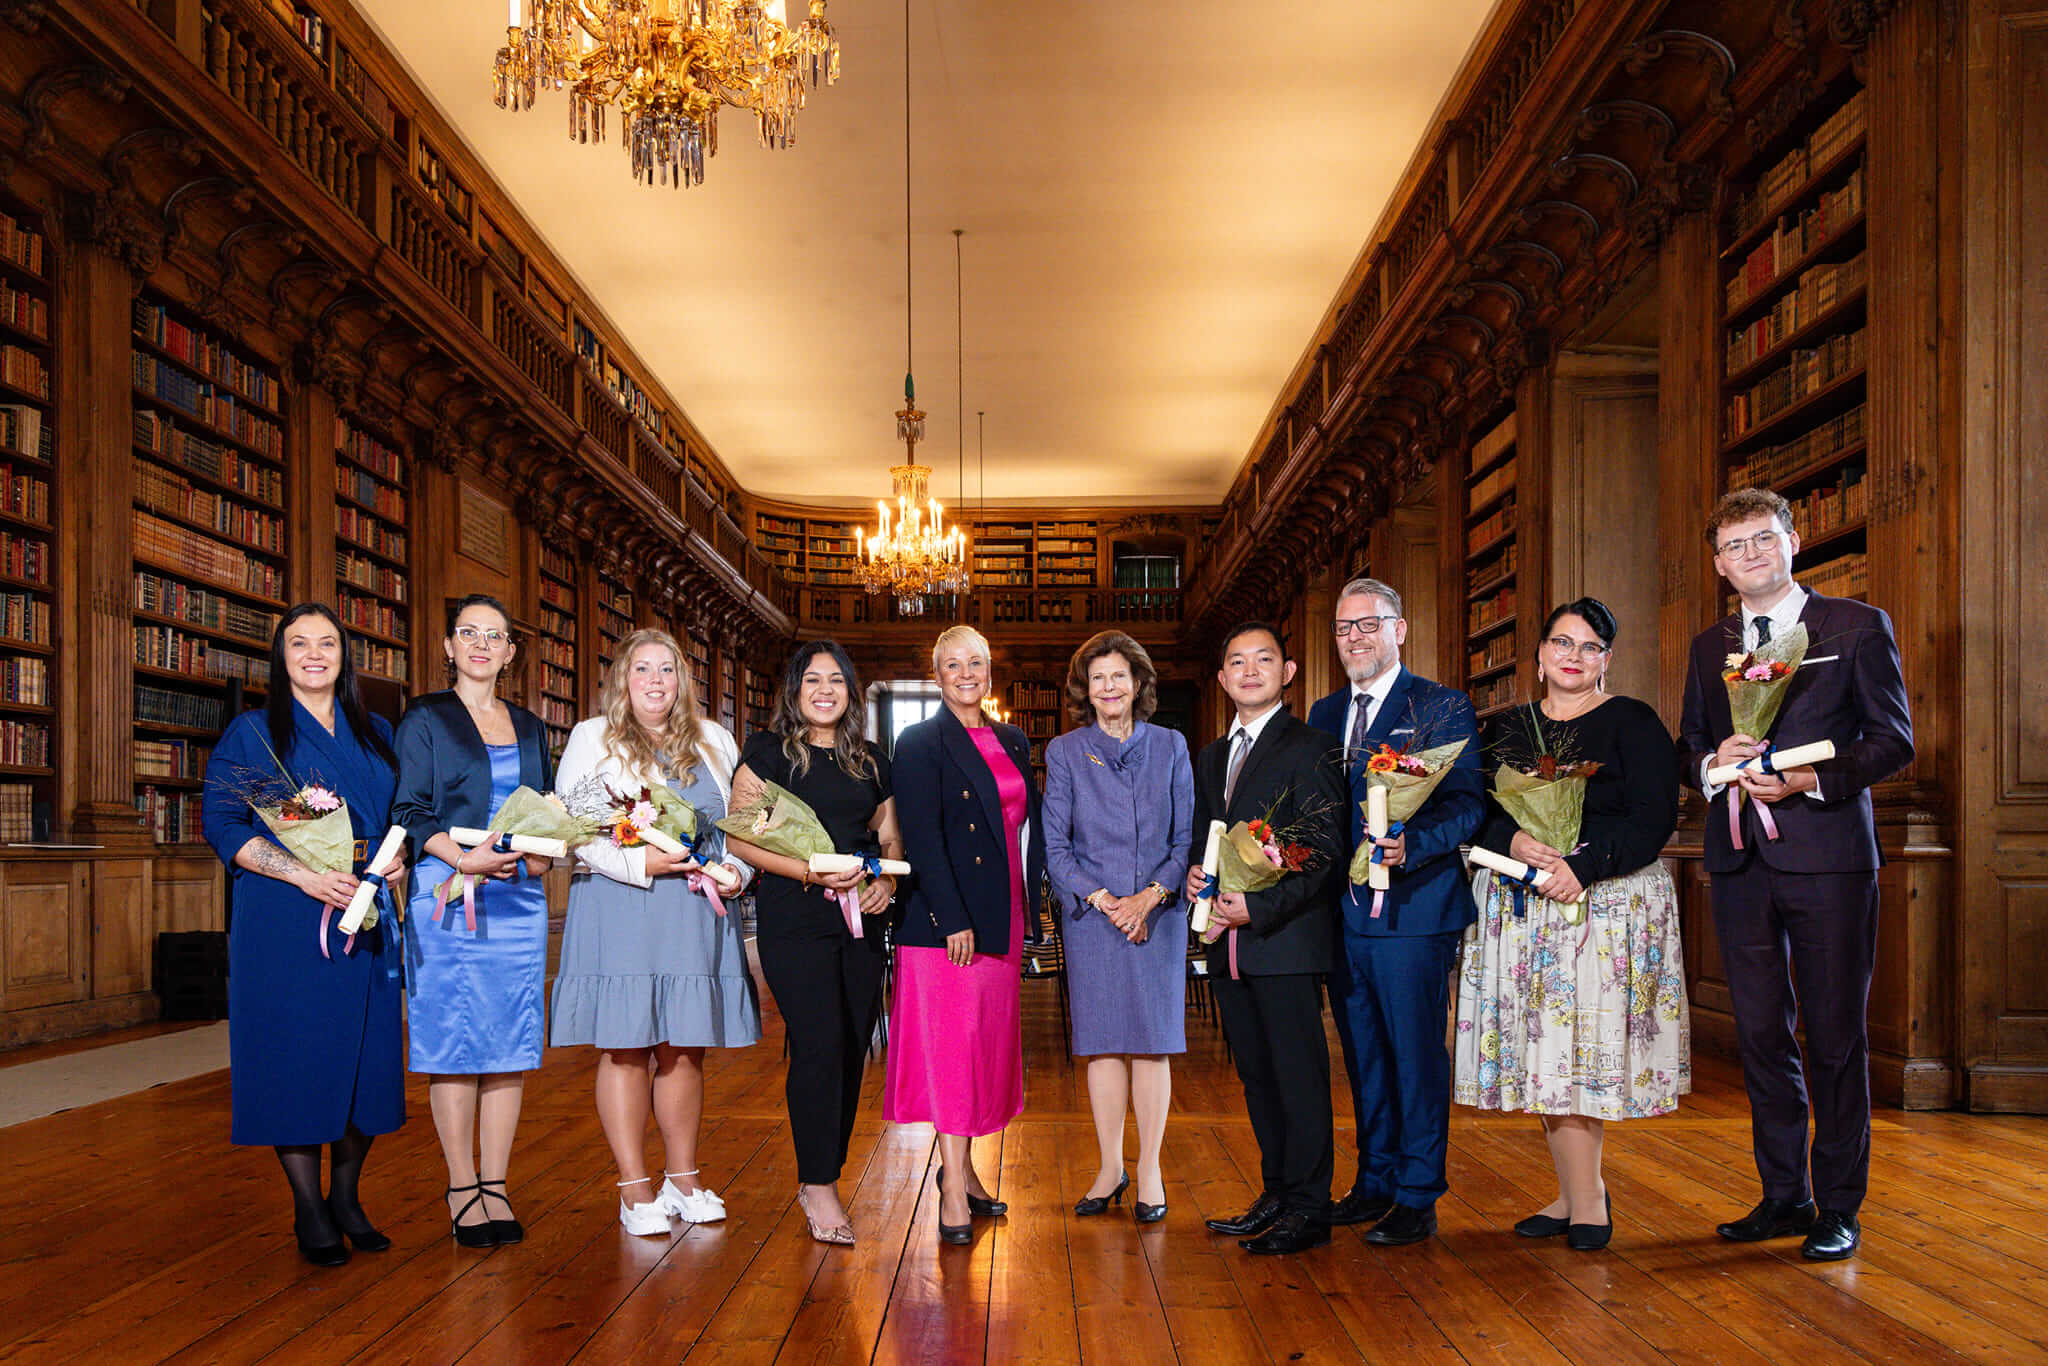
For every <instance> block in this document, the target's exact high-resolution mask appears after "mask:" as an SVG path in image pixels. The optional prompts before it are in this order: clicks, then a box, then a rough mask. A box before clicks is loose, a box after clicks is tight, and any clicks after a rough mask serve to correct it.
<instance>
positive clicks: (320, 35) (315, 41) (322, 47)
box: [291, 10, 327, 61]
mask: <svg viewBox="0 0 2048 1366" xmlns="http://www.w3.org/2000/svg"><path fill="white" fill-rule="evenodd" d="M291 26H292V32H294V33H296V34H298V35H299V41H300V42H302V43H304V44H305V45H306V49H307V50H308V51H309V52H311V53H312V54H313V55H314V56H315V57H318V58H320V59H321V60H322V61H325V60H326V58H327V21H326V20H324V19H322V18H321V17H320V16H319V15H317V14H314V13H312V12H311V11H310V10H294V11H293V12H292V19H291Z"/></svg>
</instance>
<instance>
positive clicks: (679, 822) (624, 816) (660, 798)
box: [567, 777, 740, 915]
mask: <svg viewBox="0 0 2048 1366" xmlns="http://www.w3.org/2000/svg"><path fill="white" fill-rule="evenodd" d="M567 806H568V810H569V811H570V813H571V814H573V815H575V816H576V817H578V818H579V819H581V820H583V821H584V822H586V823H587V824H588V826H589V827H590V828H591V830H592V831H593V832H594V838H597V839H605V840H609V841H611V843H612V844H614V845H615V846H617V847H618V848H621V849H631V848H633V847H634V846H635V845H646V846H647V847H649V848H651V849H659V850H661V852H663V853H664V854H668V855H670V856H672V857H675V858H696V859H698V860H699V862H700V864H701V865H702V866H701V867H698V868H693V869H692V870H690V872H689V874H688V879H689V884H690V890H691V891H693V892H696V893H697V894H698V895H700V896H702V897H704V898H705V899H706V900H708V901H709V902H710V903H711V907H712V909H713V910H715V911H717V912H718V913H719V914H720V915H724V914H725V901H724V900H723V898H722V897H721V896H720V895H719V894H720V893H721V892H724V893H726V894H728V895H729V894H731V893H732V892H735V891H738V890H739V885H740V883H739V878H738V877H737V876H736V875H735V874H734V873H733V871H732V869H730V868H728V867H726V866H725V865H724V864H719V863H709V862H704V861H703V859H702V858H701V856H700V855H699V854H698V852H697V845H698V841H699V839H700V834H699V823H698V817H697V808H696V807H694V806H692V805H690V804H689V803H688V802H686V801H684V800H683V799H682V798H681V797H678V796H677V795H676V794H675V791H674V789H672V788H670V787H669V786H668V784H666V783H653V784H646V783H643V784H641V785H640V786H639V787H634V788H628V789H626V790H625V791H623V792H621V791H619V790H617V789H615V788H613V787H612V786H611V785H610V784H609V783H607V782H605V781H604V780H603V779H601V778H595V777H593V778H587V779H585V780H584V781H583V782H581V783H578V784H577V785H576V786H575V787H574V788H573V789H571V790H570V792H569V794H568V801H567Z"/></svg>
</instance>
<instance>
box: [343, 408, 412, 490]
mask: <svg viewBox="0 0 2048 1366" xmlns="http://www.w3.org/2000/svg"><path fill="white" fill-rule="evenodd" d="M334 449H335V451H336V453H337V454H340V455H344V456H347V457H348V458H349V459H350V460H352V461H354V462H355V463H356V464H358V465H361V466H362V467H363V468H364V469H366V470H368V471H369V472H370V473H372V474H374V475H376V476H378V477H379V478H381V479H385V480H388V481H390V482H391V483H394V484H402V483H404V482H405V457H404V456H402V455H400V454H399V453H398V452H397V450H396V449H394V448H393V447H391V446H389V445H387V444H385V443H384V442H382V441H379V440H378V439H377V438H376V437H374V436H372V435H370V434H369V433H368V432H366V431H364V430H363V429H362V428H361V427H358V426H356V425H355V424H354V423H353V422H350V421H349V420H348V419H347V418H345V417H336V418H335V419H334Z"/></svg>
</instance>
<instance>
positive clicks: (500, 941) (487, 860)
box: [391, 593, 554, 1248]
mask: <svg viewBox="0 0 2048 1366" xmlns="http://www.w3.org/2000/svg"><path fill="white" fill-rule="evenodd" d="M441 648H442V650H443V651H444V653H445V654H446V655H447V658H448V664H449V669H450V671H451V672H452V673H453V675H454V680H455V686H454V687H453V688H451V689H449V690H448V691H446V692H437V693H430V694H428V695H427V696H425V697H420V698H416V699H414V701H413V703H412V705H411V706H410V707H409V708H407V710H406V713H405V718H404V719H403V720H402V721H400V722H399V723H398V737H397V747H398V795H397V797H396V799H395V800H394V801H393V803H392V812H391V814H392V819H393V820H395V821H397V822H398V823H399V824H400V825H403V826H404V827H405V828H406V833H407V834H409V835H411V836H412V843H413V848H414V849H415V850H417V851H418V853H419V865H418V871H417V872H416V873H415V875H414V877H413V882H412V903H411V911H410V915H409V922H410V923H409V926H408V930H409V932H408V934H407V936H406V939H407V968H408V972H407V975H406V1010H407V1016H408V1018H409V1020H410V1022H411V1026H412V1028H411V1033H412V1048H411V1057H410V1067H411V1070H413V1071H414V1072H424V1073H427V1074H428V1075H430V1076H431V1077H432V1081H431V1082H429V1083H428V1086H427V1099H428V1106H429V1108H430V1109H431V1110H432V1111H433V1115H434V1129H435V1131H436V1132H437V1133H438V1134H439V1135H440V1137H441V1152H442V1155H443V1156H444V1157H445V1158H446V1159H447V1162H448V1209H449V1217H450V1219H451V1221H452V1224H453V1232H454V1236H455V1240H456V1241H457V1242H458V1243H460V1244H461V1245H462V1246H464V1247H476V1248H487V1247H494V1246H496V1245H497V1244H499V1243H516V1242H518V1241H519V1240H520V1239H521V1238H522V1237H524V1236H525V1230H523V1229H522V1228H521V1227H520V1224H519V1221H518V1219H516V1218H515V1217H514V1216H513V1213H512V1205H511V1202H510V1200H509V1198H508V1193H507V1191H506V1189H505V1180H506V1175H507V1170H508V1168H509V1167H510V1165H511V1160H512V1138H513V1134H514V1132H515V1131H516V1130H517V1129H518V1127H519V1106H520V1101H521V1098H522V1096H523V1094H524V1091H525V1085H526V1075H525V1074H526V1073H527V1072H529V1071H531V1070H532V1069H534V1068H536V1067H539V1066H540V1057H541V1042H542V1039H543V1031H542V1018H541V1017H542V1011H543V1004H542V998H543V994H544V990H545V987H544V981H545V976H546V972H547V952H548V899H547V889H546V886H545V884H544V883H543V881H542V874H543V873H545V872H546V871H547V868H548V860H546V859H540V858H533V859H529V858H524V857H522V856H521V855H518V854H500V853H495V852H493V851H492V850H491V849H489V848H488V847H485V848H478V849H464V848H463V847H461V846H460V845H458V844H456V843H455V841H454V840H452V839H450V838H449V837H448V831H449V830H450V829H451V828H453V827H455V826H469V827H471V828H473V829H479V830H485V829H489V828H490V823H491V817H492V816H494V815H495V814H496V813H497V811H498V808H499V807H500V806H502V805H504V802H505V799H506V798H507V797H509V796H511V795H512V792H513V790H514V789H516V788H519V787H522V786H523V787H530V788H533V789H534V790H535V791H537V792H546V791H548V790H549V789H550V788H551V787H552V786H553V783H554V772H553V766H552V765H551V764H550V763H549V762H548V744H547V729H546V727H544V726H543V725H542V724H541V721H540V718H539V717H537V716H535V715H534V714H533V713H532V712H529V711H527V710H525V709H524V708H522V707H515V706H513V705H511V704H510V703H508V702H504V701H501V700H499V698H498V697H497V695H496V690H497V685H498V679H499V676H500V675H501V674H502V673H503V672H504V670H505V666H506V665H508V664H510V663H511V662H512V657H513V655H514V654H516V653H517V650H518V647H517V646H516V645H514V644H513V641H512V623H511V620H510V618H509V617H508V616H507V615H506V612H505V609H504V607H503V605H501V604H500V603H499V602H498V600H497V599H496V598H492V597H487V596H485V595H483V594H481V593H475V594H471V595H470V596H469V597H466V598H463V599H461V600H459V601H458V602H456V603H455V604H454V605H453V607H452V609H451V610H450V612H449V619H448V635H447V637H446V638H445V639H444V640H443V641H442V642H441ZM457 874H461V875H462V876H463V877H464V878H465V879H467V880H468V886H469V889H470V894H471V895H470V898H469V899H467V900H466V899H465V897H464V895H463V892H462V884H461V883H457V884H456V885H455V886H454V888H453V889H452V890H451V891H450V893H449V894H448V896H447V898H446V904H445V905H442V904H440V902H439V901H438V900H437V898H436V888H438V887H441V886H442V885H444V884H447V883H449V881H450V880H451V878H453V877H455V875H457Z"/></svg>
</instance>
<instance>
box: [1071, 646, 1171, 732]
mask: <svg viewBox="0 0 2048 1366" xmlns="http://www.w3.org/2000/svg"><path fill="white" fill-rule="evenodd" d="M1105 655H1122V656H1123V657H1124V662H1125V663H1126V664H1128V665H1130V666H1131V681H1132V682H1134V683H1136V684H1137V685H1138V695H1137V697H1135V698H1134V699H1132V701H1131V717H1132V719H1134V720H1138V721H1149V720H1151V719H1152V713H1153V712H1155V711H1157V710H1159V670H1157V669H1155V668H1153V667H1152V656H1151V655H1148V654H1146V653H1145V647H1144V646H1142V645H1140V644H1139V643H1138V642H1137V641H1135V640H1133V639H1131V638H1130V637H1129V636H1127V635H1125V634H1124V633H1123V632H1122V631H1097V632H1096V633H1095V634H1094V635H1092V636H1090V637H1088V639H1087V640H1085V641H1083V642H1082V644H1081V648H1080V649H1078V650H1076V651H1074V657H1073V659H1071V660H1070V661H1068V663H1067V714H1068V715H1069V716H1070V717H1072V718H1073V722H1074V724H1075V725H1077V726H1086V725H1090V724H1092V723H1093V722H1094V720H1095V703H1094V702H1093V701H1091V700H1090V699H1089V696H1088V670H1089V669H1090V668H1091V667H1093V666H1094V664H1095V661H1096V660H1098V659H1101V658H1103V657H1104V656H1105Z"/></svg>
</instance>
